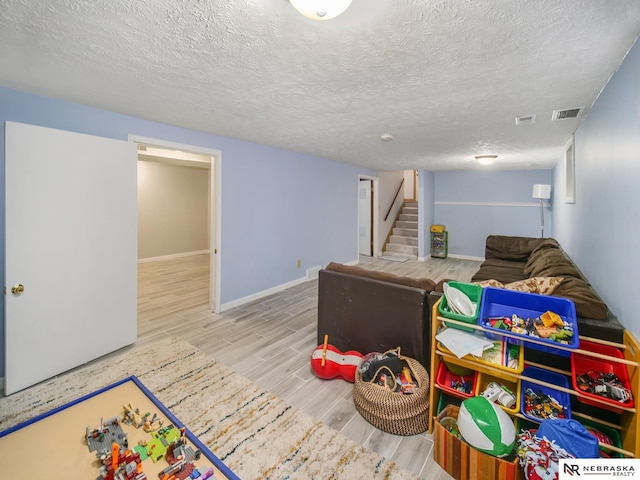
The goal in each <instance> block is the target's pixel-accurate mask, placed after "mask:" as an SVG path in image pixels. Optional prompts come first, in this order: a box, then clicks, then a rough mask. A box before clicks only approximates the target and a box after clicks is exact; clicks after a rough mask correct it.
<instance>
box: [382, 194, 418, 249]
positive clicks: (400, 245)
mask: <svg viewBox="0 0 640 480" xmlns="http://www.w3.org/2000/svg"><path fill="white" fill-rule="evenodd" d="M384 255H393V256H396V257H405V258H412V259H416V258H418V202H407V201H405V202H404V204H403V205H402V209H401V210H400V214H399V215H398V218H396V222H395V223H394V225H393V228H392V230H391V235H390V236H389V242H388V243H387V244H386V246H385V248H384Z"/></svg>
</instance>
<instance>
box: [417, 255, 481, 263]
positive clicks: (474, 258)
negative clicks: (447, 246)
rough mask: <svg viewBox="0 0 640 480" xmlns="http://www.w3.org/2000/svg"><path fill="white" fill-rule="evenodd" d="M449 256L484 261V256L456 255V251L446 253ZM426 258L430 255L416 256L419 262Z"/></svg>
mask: <svg viewBox="0 0 640 480" xmlns="http://www.w3.org/2000/svg"><path fill="white" fill-rule="evenodd" d="M448 257H449V258H457V259H459V260H476V261H479V262H484V257H472V256H471V255H458V254H456V253H451V254H449V255H448ZM427 258H431V257H418V261H419V262H424V261H426V259H427Z"/></svg>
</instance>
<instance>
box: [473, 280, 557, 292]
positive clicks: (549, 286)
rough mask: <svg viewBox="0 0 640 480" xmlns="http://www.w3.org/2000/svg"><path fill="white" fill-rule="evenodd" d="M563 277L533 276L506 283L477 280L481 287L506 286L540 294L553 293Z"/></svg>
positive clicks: (506, 287) (505, 287)
mask: <svg viewBox="0 0 640 480" xmlns="http://www.w3.org/2000/svg"><path fill="white" fill-rule="evenodd" d="M562 280H563V279H562V277H531V278H525V279H524V280H518V281H517V282H511V283H507V284H506V285H504V284H503V283H502V282H499V281H498V280H493V279H491V280H483V281H481V282H476V283H477V284H478V285H480V286H481V287H493V288H504V289H506V290H516V291H518V292H527V293H537V294H539V295H551V294H552V293H553V292H554V290H555V289H556V287H557V286H558V285H560V283H561V282H562Z"/></svg>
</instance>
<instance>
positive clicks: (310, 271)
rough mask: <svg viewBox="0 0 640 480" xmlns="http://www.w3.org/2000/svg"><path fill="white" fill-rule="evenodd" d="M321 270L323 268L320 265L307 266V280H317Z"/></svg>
mask: <svg viewBox="0 0 640 480" xmlns="http://www.w3.org/2000/svg"><path fill="white" fill-rule="evenodd" d="M320 270H322V267H320V266H317V267H311V268H307V280H315V279H316V278H318V274H319V273H320Z"/></svg>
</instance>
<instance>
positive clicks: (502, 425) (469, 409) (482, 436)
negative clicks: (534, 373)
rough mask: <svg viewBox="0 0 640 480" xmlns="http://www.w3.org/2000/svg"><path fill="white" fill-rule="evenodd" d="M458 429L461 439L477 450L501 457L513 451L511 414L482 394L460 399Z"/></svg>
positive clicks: (513, 430)
mask: <svg viewBox="0 0 640 480" xmlns="http://www.w3.org/2000/svg"><path fill="white" fill-rule="evenodd" d="M458 429H459V430H460V434H461V435H462V437H463V438H464V440H465V441H466V442H467V443H468V444H469V445H471V446H472V447H474V448H476V449H478V450H480V451H481V452H484V453H488V454H489V455H493V456H495V457H505V456H507V455H509V454H510V453H511V452H512V451H513V446H514V444H515V441H516V429H515V427H514V425H513V422H512V421H511V418H509V415H507V414H506V413H505V412H504V411H502V410H501V409H500V408H499V407H498V406H497V405H495V404H493V403H492V402H491V401H490V400H488V399H486V398H485V397H473V398H467V399H466V400H465V401H463V402H462V405H461V406H460V412H459V413H458Z"/></svg>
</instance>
